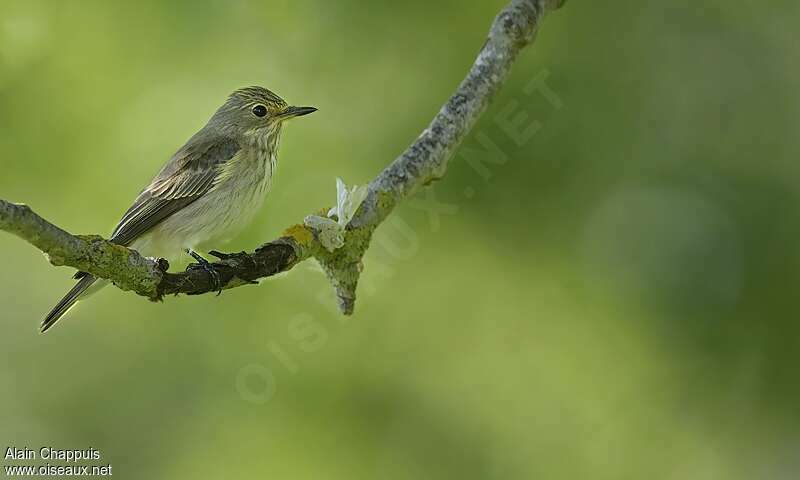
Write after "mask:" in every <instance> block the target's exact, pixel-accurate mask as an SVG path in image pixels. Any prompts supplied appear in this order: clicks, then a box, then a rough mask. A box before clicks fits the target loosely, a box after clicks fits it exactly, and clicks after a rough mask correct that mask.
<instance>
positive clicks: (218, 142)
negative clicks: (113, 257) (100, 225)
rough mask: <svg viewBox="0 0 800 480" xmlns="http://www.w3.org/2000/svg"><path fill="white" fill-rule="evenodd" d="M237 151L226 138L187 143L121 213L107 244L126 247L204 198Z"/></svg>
mask: <svg viewBox="0 0 800 480" xmlns="http://www.w3.org/2000/svg"><path fill="white" fill-rule="evenodd" d="M196 137H197V136H196ZM238 151H239V145H238V144H237V143H236V142H235V141H234V140H232V139H229V138H219V137H217V138H216V139H214V140H213V141H202V142H198V141H196V140H195V138H192V139H191V140H189V142H188V143H187V144H186V146H184V147H183V148H181V150H179V151H178V153H176V154H175V155H174V156H173V157H172V159H171V160H170V161H169V162H168V163H167V164H166V165H165V166H164V168H163V169H162V170H161V172H160V173H159V174H158V175H157V176H156V178H154V179H153V181H152V182H151V183H150V185H149V186H148V187H147V188H145V189H144V191H142V193H140V194H139V196H138V197H137V198H136V201H135V202H134V203H133V205H132V206H131V208H129V209H128V211H127V212H125V215H123V216H122V219H121V220H120V221H119V224H117V227H116V228H115V229H114V233H113V234H112V235H111V241H113V242H115V243H118V244H120V245H129V244H130V243H131V242H132V241H134V240H135V239H136V238H138V237H139V236H141V235H143V234H145V233H147V231H149V230H150V229H151V228H153V227H155V226H156V225H158V224H159V223H161V222H162V221H164V220H165V219H166V218H168V217H169V216H170V215H172V214H173V213H175V212H177V211H179V210H181V209H183V208H186V206H188V205H189V204H191V203H192V202H194V201H195V200H197V199H198V198H200V197H202V196H203V195H205V194H206V193H207V192H208V191H209V190H211V187H213V186H214V179H215V178H216V177H217V174H218V173H219V167H220V165H224V164H225V162H227V161H228V160H230V159H231V158H233V156H234V155H236V153H237V152H238Z"/></svg>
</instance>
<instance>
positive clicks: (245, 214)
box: [131, 159, 274, 264]
mask: <svg viewBox="0 0 800 480" xmlns="http://www.w3.org/2000/svg"><path fill="white" fill-rule="evenodd" d="M255 162H256V160H255V159H253V161H252V162H251V163H250V164H248V163H246V162H244V161H242V162H241V163H242V165H241V166H239V167H237V171H234V172H233V173H232V174H231V176H230V177H229V178H227V179H226V180H225V181H223V182H221V183H219V184H218V185H216V186H215V187H214V188H213V189H212V190H211V191H209V192H208V193H207V194H205V195H204V196H202V197H201V198H199V199H198V200H196V201H195V202H193V203H191V204H190V205H189V206H187V207H186V208H184V209H183V210H180V211H178V212H176V213H174V214H173V215H171V216H170V217H169V218H167V219H166V220H164V221H163V222H161V223H160V224H158V225H157V226H156V227H154V228H153V229H152V230H150V231H149V232H148V233H146V234H145V235H143V236H142V237H140V238H138V239H136V240H135V241H134V242H133V243H132V244H131V246H132V247H133V248H134V249H135V250H137V251H138V252H139V253H141V254H143V255H145V256H148V257H162V258H166V259H167V260H168V261H170V263H179V264H183V263H186V262H188V261H190V260H191V258H190V257H188V255H186V253H185V250H186V249H191V250H195V251H198V252H201V253H205V252H207V251H208V250H214V249H216V250H223V251H224V244H225V243H226V242H227V241H228V240H230V239H231V238H232V237H234V236H235V235H237V234H238V233H239V232H241V230H242V229H243V228H244V227H245V226H247V225H248V224H249V223H250V222H251V221H252V220H253V217H254V216H255V214H256V213H257V212H258V210H259V208H260V207H261V205H262V203H263V201H264V198H265V196H266V195H267V193H268V192H269V189H270V186H271V183H272V173H273V169H274V159H273V161H272V162H269V161H264V162H258V163H256V164H254V163H255Z"/></svg>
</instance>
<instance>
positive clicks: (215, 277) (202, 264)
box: [186, 248, 222, 296]
mask: <svg viewBox="0 0 800 480" xmlns="http://www.w3.org/2000/svg"><path fill="white" fill-rule="evenodd" d="M186 253H188V254H189V255H191V257H192V258H194V259H195V260H197V263H193V264H191V265H189V266H188V267H186V269H187V270H194V269H198V268H199V269H201V270H203V271H204V272H206V273H207V274H208V276H209V277H210V278H211V290H216V291H217V296H219V295H220V294H222V285H221V284H220V281H219V273H217V271H216V270H214V267H212V266H211V263H209V261H208V260H206V259H205V258H203V257H201V256H200V254H198V253H197V252H195V251H194V250H191V249H189V248H187V249H186Z"/></svg>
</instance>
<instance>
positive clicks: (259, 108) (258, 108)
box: [253, 105, 267, 117]
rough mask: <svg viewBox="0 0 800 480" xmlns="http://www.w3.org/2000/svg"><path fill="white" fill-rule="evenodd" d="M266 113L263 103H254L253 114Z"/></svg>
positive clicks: (261, 115)
mask: <svg viewBox="0 0 800 480" xmlns="http://www.w3.org/2000/svg"><path fill="white" fill-rule="evenodd" d="M266 114H267V107H265V106H264V105H256V106H255V107H253V115H255V116H256V117H263V116H264V115H266Z"/></svg>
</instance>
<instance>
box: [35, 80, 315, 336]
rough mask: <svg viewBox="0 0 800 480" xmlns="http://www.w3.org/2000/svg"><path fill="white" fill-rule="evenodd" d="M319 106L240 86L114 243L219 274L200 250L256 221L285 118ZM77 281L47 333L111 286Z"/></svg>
mask: <svg viewBox="0 0 800 480" xmlns="http://www.w3.org/2000/svg"><path fill="white" fill-rule="evenodd" d="M315 111H317V109H316V108H315V107H296V106H290V105H289V104H288V103H287V102H286V101H284V100H283V99H282V98H281V97H279V96H278V95H276V94H275V93H273V92H271V91H270V90H268V89H266V88H264V87H259V86H252V87H245V88H240V89H238V90H236V91H234V92H233V93H232V94H230V95H229V96H228V98H227V100H226V101H225V103H224V104H223V105H222V106H221V107H219V108H218V109H217V110H216V112H215V113H214V114H213V115H212V116H211V118H210V119H209V120H208V122H207V123H206V124H205V126H204V127H203V128H201V129H200V130H199V131H198V132H197V133H195V134H194V135H193V136H192V137H191V138H190V139H189V140H188V141H187V142H186V143H185V144H184V145H183V146H182V147H181V148H179V149H178V151H177V152H175V154H174V155H172V157H171V158H170V159H169V160H168V161H167V162H166V164H164V166H163V167H162V168H161V170H160V171H159V172H158V174H157V175H156V176H155V177H154V178H153V180H152V181H151V182H150V184H149V185H147V187H145V188H144V190H142V192H141V193H140V194H139V195H138V196H137V197H136V199H135V200H134V202H133V205H131V207H130V208H129V209H128V210H127V211H126V212H125V214H124V215H123V216H122V219H121V220H120V221H119V223H118V224H117V226H116V228H115V229H114V231H113V233H112V234H111V237H110V238H109V240H110V241H111V242H113V243H116V244H119V245H123V246H126V247H129V248H132V249H134V250H136V251H138V252H139V253H141V254H142V255H145V256H152V257H159V258H167V259H169V258H178V257H179V256H180V255H185V254H186V253H188V254H189V255H191V256H192V257H193V258H194V259H195V260H196V261H197V262H198V265H199V266H200V267H203V268H208V269H209V271H210V273H212V272H213V270H211V269H210V267H209V263H208V261H206V260H205V259H204V258H203V257H202V256H201V255H200V254H198V253H197V251H198V250H200V249H203V248H204V247H205V246H209V245H211V244H214V243H215V242H222V241H225V240H227V239H228V238H230V237H232V236H234V235H235V234H236V233H238V232H239V231H240V230H241V229H242V228H243V227H244V226H246V225H247V224H248V223H249V222H250V221H251V220H252V218H253V217H254V215H255V213H256V212H257V210H258V209H259V207H260V206H261V204H262V202H263V200H264V198H265V197H266V195H267V193H268V192H269V190H270V189H271V187H272V179H273V176H274V174H275V167H276V163H277V151H278V145H279V143H280V137H281V129H282V126H283V123H284V122H285V121H287V120H289V119H291V118H295V117H299V116H303V115H308V114H310V113H313V112H315ZM74 278H75V279H76V280H77V283H76V284H75V286H73V287H72V289H71V290H70V291H69V292H68V293H67V294H66V295H65V296H64V298H62V299H61V301H59V302H58V303H57V304H56V305H55V307H53V308H52V310H50V312H49V313H48V314H47V316H45V318H44V320H43V321H42V324H41V332H42V333H44V332H46V331H47V330H48V329H50V328H51V327H52V326H53V325H54V324H55V323H56V322H57V321H58V320H59V319H60V318H61V317H62V316H63V315H64V314H65V313H67V311H68V310H69V309H70V308H72V307H73V306H74V305H75V304H76V303H77V302H78V301H79V300H82V299H84V298H85V297H86V296H88V295H90V294H91V293H94V292H96V291H97V290H99V289H100V288H102V287H103V286H105V285H107V284H108V281H107V280H103V279H99V278H97V277H95V276H94V275H91V274H90V273H88V272H78V273H76V274H75V276H74Z"/></svg>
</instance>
